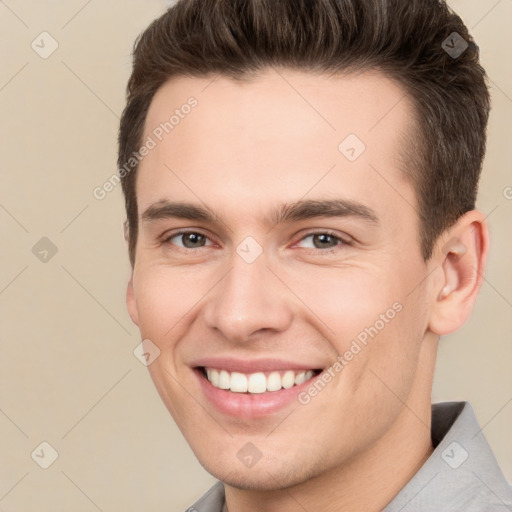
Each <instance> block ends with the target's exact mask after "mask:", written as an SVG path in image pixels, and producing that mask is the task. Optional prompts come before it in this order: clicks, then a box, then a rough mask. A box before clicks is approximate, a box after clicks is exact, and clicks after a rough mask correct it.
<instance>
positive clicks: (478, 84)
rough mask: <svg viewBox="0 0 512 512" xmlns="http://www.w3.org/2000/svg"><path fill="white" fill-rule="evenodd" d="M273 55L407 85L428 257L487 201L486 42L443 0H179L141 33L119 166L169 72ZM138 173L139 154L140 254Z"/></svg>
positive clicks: (243, 71)
mask: <svg viewBox="0 0 512 512" xmlns="http://www.w3.org/2000/svg"><path fill="white" fill-rule="evenodd" d="M450 49H453V51H451V50H450ZM456 50H459V51H457V53H454V52H455V51H456ZM461 50H464V51H463V52H462V54H460V55H458V54H459V53H460V51H461ZM271 66H279V67H288V68H292V69H298V70H303V71H306V72H315V73H335V72H338V71H345V72H350V71H356V70H357V71H365V70H377V71H381V72H383V73H384V74H385V75H386V76H388V77H389V78H391V79H394V80H395V81H397V82H398V83H399V84H400V85H401V86H402V87H403V88H404V91H405V92H406V93H408V95H409V97H410V98H411V100H412V104H413V105H414V111H415V112H414V113H415V118H416V124H417V133H416V135H415V136H414V137H413V138H411V143H410V144H408V147H407V151H406V152H404V155H403V156H404V157H405V158H404V163H405V167H406V168H407V174H408V175H409V177H410V179H411V180H412V183H413V185H414V187H415V190H416V193H417V197H418V204H419V212H418V213H419V217H420V221H421V224H420V226H421V229H420V243H421V249H422V254H423V257H424V258H425V260H428V259H429V258H430V256H431V254H432V249H433V246H434V243H435V241H436V240H437V238H438V236H439V235H440V234H441V233H442V232H443V231H444V230H445V229H447V228H448V227H450V226H451V225H452V224H453V223H454V222H455V221H456V220H457V219H458V218H459V217H460V216H461V215H463V214H464V213H465V212H467V211H470V210H472V209H474V208H475V201H476V195H477V188H478V180H479V177H480V171H481V167H482V162H483V158H484V154H485V145H486V128H487V121H488V117H489V109H490V98H489V91H488V89H487V85H486V74H485V71H484V69H483V68H482V67H481V66H480V64H479V51H478V47H477V46H476V44H475V43H474V41H473V39H472V37H471V36H470V35H469V33H468V29H467V28H466V26H465V25H464V23H463V22H462V20H461V19H460V18H459V17H458V16H457V15H456V14H455V13H453V11H451V10H450V8H449V7H448V6H447V5H446V2H445V1H442V0H407V1H404V0H178V2H177V3H176V4H174V5H173V6H172V7H170V8H169V9H168V10H167V11H166V12H165V13H164V14H163V15H162V16H161V17H160V18H158V19H156V20H155V21H153V22H152V23H151V24H150V26H149V27H148V28H147V29H146V30H145V31H144V32H143V33H142V34H141V36H139V38H138V40H137V41H136V42H135V46H134V58H133V71H132V74H131V77H130V79H129V82H128V87H127V105H126V108H125V110H124V112H123V115H122V118H121V125H120V131H119V157H118V165H119V168H121V167H123V166H124V167H125V169H126V162H128V161H129V160H130V156H131V155H132V154H133V152H135V151H137V150H138V149H139V147H140V145H141V143H142V135H143V130H144V123H145V119H146V114H147V112H148V109H149V106H150V103H151V101H152V99H153V96H154V94H155V93H156V91H157V90H158V89H159V88H160V87H161V86H162V85H163V84H164V83H165V82H166V81H167V80H169V79H170V78H172V77H176V76H180V75H182V76H193V77H204V76H206V75H209V74H217V73H218V74H222V75H224V76H227V77H229V78H233V79H237V80H243V79H245V78H248V77H249V76H250V75H251V74H254V73H256V72H257V71H259V70H262V69H264V68H265V67H271ZM136 172H137V165H136V164H134V165H133V169H132V170H131V172H124V173H123V175H121V182H122V187H123V192H124V196H125V204H126V213H127V224H128V233H129V254H130V261H131V263H132V265H133V264H134V261H135V248H136V243H137V231H138V211H137V200H136V192H135V183H136Z"/></svg>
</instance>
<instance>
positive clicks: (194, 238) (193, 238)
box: [183, 233, 203, 248]
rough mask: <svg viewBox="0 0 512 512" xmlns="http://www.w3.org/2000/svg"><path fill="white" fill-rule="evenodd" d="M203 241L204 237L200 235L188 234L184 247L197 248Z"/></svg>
mask: <svg viewBox="0 0 512 512" xmlns="http://www.w3.org/2000/svg"><path fill="white" fill-rule="evenodd" d="M202 241H203V235H200V234H198V233H188V234H186V235H185V237H184V241H183V245H185V247H187V248H190V247H197V245H199V246H200V245H201V242H202Z"/></svg>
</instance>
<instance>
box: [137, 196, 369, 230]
mask: <svg viewBox="0 0 512 512" xmlns="http://www.w3.org/2000/svg"><path fill="white" fill-rule="evenodd" d="M317 217H355V218H358V219H361V220H364V221H367V222H369V223H371V224H376V225H378V224H379V218H378V216H377V214H376V213H375V211H373V210H372V209H371V208H369V207H367V206H365V205H363V204H360V203H356V202H354V201H350V200H347V199H329V200H301V201H297V202H295V203H285V204H281V205H279V206H278V207H277V208H275V209H274V210H273V211H272V212H271V214H270V215H269V216H267V217H265V219H264V220H265V222H266V223H267V224H272V225H278V224H284V223H289V222H298V221H301V220H307V219H313V218H317ZM171 218H177V219H187V220H194V221H203V222H208V223H211V224H213V223H215V222H216V221H217V220H218V216H217V215H215V213H214V212H213V211H212V210H210V209H209V208H208V207H206V206H197V205H195V204H192V203H184V202H170V201H168V200H166V199H163V200H161V201H158V202H156V203H153V204H152V205H150V206H149V207H148V208H147V209H146V210H145V211H144V212H143V213H142V215H141V219H142V221H143V222H145V223H150V222H154V221H158V220H162V219H171Z"/></svg>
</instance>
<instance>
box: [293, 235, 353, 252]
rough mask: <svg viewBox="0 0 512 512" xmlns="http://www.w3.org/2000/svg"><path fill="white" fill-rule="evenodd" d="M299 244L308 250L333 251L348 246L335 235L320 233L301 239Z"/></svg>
mask: <svg viewBox="0 0 512 512" xmlns="http://www.w3.org/2000/svg"><path fill="white" fill-rule="evenodd" d="M299 244H302V247H304V248H306V249H333V248H335V247H337V246H338V245H348V242H345V241H344V240H342V239H341V238H340V237H339V236H337V235H335V234H333V233H329V232H318V233H310V234H309V235H306V236H305V237H303V238H301V240H300V241H299Z"/></svg>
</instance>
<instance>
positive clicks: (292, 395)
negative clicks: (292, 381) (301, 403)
mask: <svg viewBox="0 0 512 512" xmlns="http://www.w3.org/2000/svg"><path fill="white" fill-rule="evenodd" d="M194 373H195V374H196V376H197V378H198V380H199V384H200V386H201V388H202V390H203V392H204V394H205V395H206V397H207V398H208V400H209V401H210V402H211V403H212V404H213V405H214V406H215V407H216V408H217V409H218V410H219V411H220V412H222V413H224V414H228V415H230V416H236V417H237V418H246V419H254V418H262V417H265V416H268V415H270V414H272V413H275V412H278V411H280V410H281V409H283V408H284V407H286V406H288V405H290V404H291V403H293V402H294V401H297V395H298V394H299V393H300V392H301V391H303V390H304V389H306V388H308V387H309V386H310V385H311V384H312V382H313V381H314V380H315V378H316V377H317V376H315V377H313V378H311V379H309V380H307V381H305V382H303V383H302V384H299V385H295V386H292V387H291V388H288V389H281V390H280V391H267V392H265V393H254V394H252V393H233V392H232V391H226V390H225V389H220V388H216V387H215V386H212V384H211V383H210V381H209V380H208V379H207V378H206V377H205V376H204V375H203V373H202V371H201V370H198V369H196V370H194Z"/></svg>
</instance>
